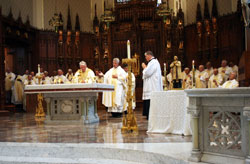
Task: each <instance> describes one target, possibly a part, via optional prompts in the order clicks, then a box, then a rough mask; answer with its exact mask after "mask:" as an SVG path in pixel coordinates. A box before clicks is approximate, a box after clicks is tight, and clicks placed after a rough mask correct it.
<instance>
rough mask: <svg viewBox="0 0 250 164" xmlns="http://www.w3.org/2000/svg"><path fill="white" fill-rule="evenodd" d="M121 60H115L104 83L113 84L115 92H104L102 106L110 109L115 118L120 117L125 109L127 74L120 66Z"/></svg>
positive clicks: (106, 74)
mask: <svg viewBox="0 0 250 164" xmlns="http://www.w3.org/2000/svg"><path fill="white" fill-rule="evenodd" d="M119 63H120V60H119V59H118V58H114V59H113V68H111V69H110V70H109V71H108V72H106V73H105V75H104V83H105V84H112V85H114V87H115V91H114V92H103V97H102V104H103V105H104V106H105V107H107V108H108V112H111V114H112V116H113V117H120V116H121V115H122V112H123V109H124V98H125V91H126V84H125V80H126V75H127V74H126V72H125V71H124V70H123V69H122V67H121V66H119Z"/></svg>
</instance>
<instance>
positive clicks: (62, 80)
mask: <svg viewBox="0 0 250 164" xmlns="http://www.w3.org/2000/svg"><path fill="white" fill-rule="evenodd" d="M68 82H69V80H68V79H67V78H66V77H65V76H64V75H60V76H59V75H57V76H56V77H54V84H65V83H68Z"/></svg>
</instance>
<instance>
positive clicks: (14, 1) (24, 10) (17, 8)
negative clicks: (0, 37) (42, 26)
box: [0, 0, 33, 25]
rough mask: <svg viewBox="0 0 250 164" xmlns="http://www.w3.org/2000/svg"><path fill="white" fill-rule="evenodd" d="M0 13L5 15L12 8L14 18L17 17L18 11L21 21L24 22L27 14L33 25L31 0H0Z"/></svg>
mask: <svg viewBox="0 0 250 164" xmlns="http://www.w3.org/2000/svg"><path fill="white" fill-rule="evenodd" d="M0 6H2V14H3V15H5V16H7V15H8V14H9V12H10V7H11V8H12V13H13V17H14V19H17V18H18V15H19V12H20V13H21V17H22V20H23V22H26V20H27V16H28V15H29V20H30V23H31V24H32V25H33V0H0Z"/></svg>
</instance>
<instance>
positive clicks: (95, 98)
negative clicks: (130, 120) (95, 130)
mask: <svg viewBox="0 0 250 164" xmlns="http://www.w3.org/2000/svg"><path fill="white" fill-rule="evenodd" d="M93 100H94V108H95V111H94V114H95V117H98V114H97V100H98V97H94V98H93Z"/></svg>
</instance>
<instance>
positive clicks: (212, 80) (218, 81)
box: [208, 74, 223, 88]
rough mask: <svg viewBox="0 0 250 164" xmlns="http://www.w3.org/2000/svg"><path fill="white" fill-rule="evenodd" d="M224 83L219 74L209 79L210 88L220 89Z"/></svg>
mask: <svg viewBox="0 0 250 164" xmlns="http://www.w3.org/2000/svg"><path fill="white" fill-rule="evenodd" d="M214 80H215V81H216V83H215V82H214ZM222 81H223V78H222V76H221V75H220V74H217V75H214V74H213V75H212V76H211V77H210V78H209V81H208V88H218V87H219V86H220V85H221V83H222Z"/></svg>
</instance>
